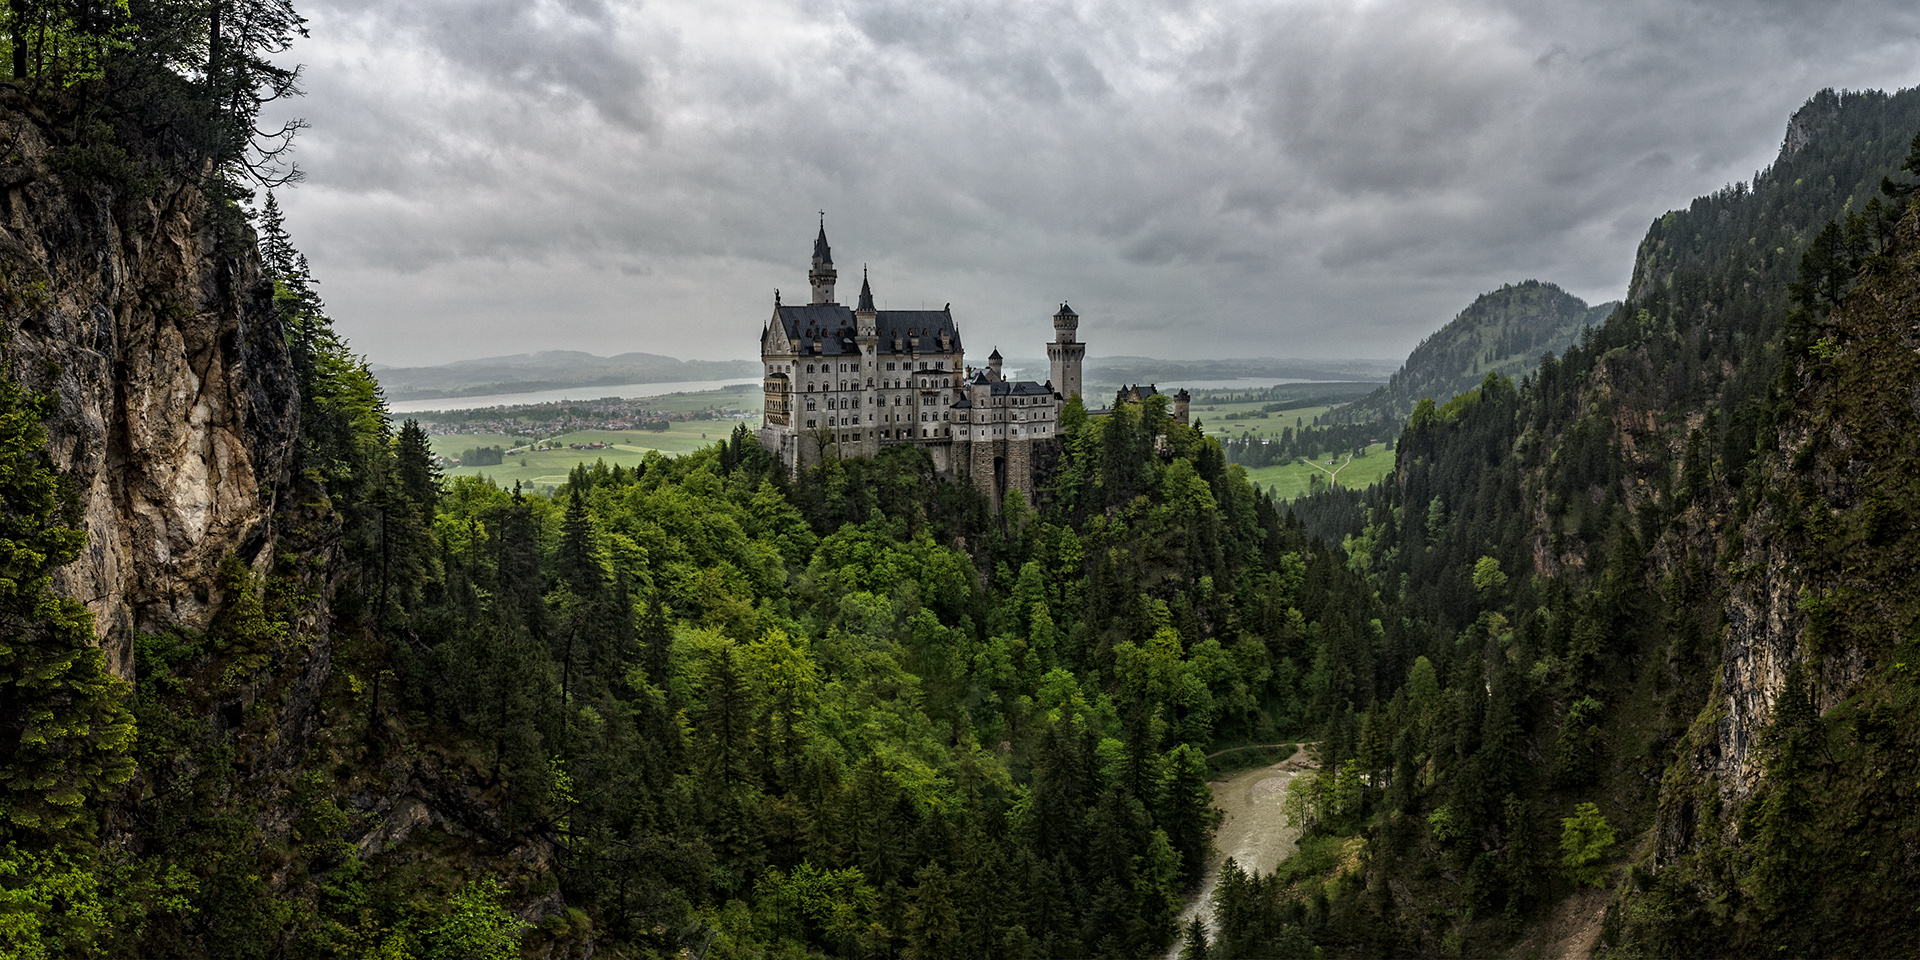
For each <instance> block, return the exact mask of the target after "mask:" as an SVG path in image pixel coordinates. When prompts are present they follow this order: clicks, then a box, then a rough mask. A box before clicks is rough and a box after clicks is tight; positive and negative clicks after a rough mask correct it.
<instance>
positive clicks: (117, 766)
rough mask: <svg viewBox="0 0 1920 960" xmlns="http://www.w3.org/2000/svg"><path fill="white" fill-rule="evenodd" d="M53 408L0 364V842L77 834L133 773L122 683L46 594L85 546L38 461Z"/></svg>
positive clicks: (84, 626)
mask: <svg viewBox="0 0 1920 960" xmlns="http://www.w3.org/2000/svg"><path fill="white" fill-rule="evenodd" d="M53 410H54V407H53V401H52V400H51V399H49V398H47V397H38V396H32V395H29V394H28V393H27V392H26V391H24V390H22V389H21V387H20V385H19V384H18V383H16V382H14V380H13V379H12V377H11V376H9V375H8V372H7V371H6V369H5V368H4V367H0V841H8V842H11V841H18V842H21V843H23V844H27V845H37V844H39V843H41V842H44V841H46V840H48V839H58V838H60V837H62V836H66V835H71V834H74V833H85V832H87V830H86V824H85V819H86V816H87V807H86V805H87V804H88V803H89V802H91V801H94V800H97V799H99V798H100V797H102V796H104V795H105V794H106V793H107V792H108V791H109V790H111V789H112V788H114V787H115V786H118V785H119V784H122V783H125V782H126V781H127V780H128V778H130V777H131V776H132V775H133V762H132V760H131V759H130V758H129V757H128V751H129V749H130V748H131V746H132V743H133V734H134V731H133V718H132V716H131V715H130V714H129V713H128V712H127V709H126V707H125V706H124V705H123V701H124V699H125V697H126V695H127V684H126V683H125V682H124V681H122V680H120V679H119V678H118V677H115V676H113V675H112V674H111V673H109V672H108V671H107V664H106V658H105V657H103V656H102V655H101V653H100V650H99V648H98V647H97V646H96V645H95V644H96V640H95V637H94V633H93V618H92V616H91V615H89V613H88V612H87V609H86V608H85V607H83V606H81V605H80V603H79V601H76V600H73V599H72V598H69V597H65V596H61V595H59V594H56V593H54V592H53V590H52V580H53V571H54V570H56V569H58V568H60V567H62V566H65V565H66V564H68V563H71V562H73V561H74V560H75V559H76V558H78V557H79V555H80V550H81V548H82V547H83V546H85V544H86V532H85V531H83V530H80V529H78V528H76V527H75V526H73V521H74V519H75V514H76V507H75V504H74V502H73V498H72V495H71V493H70V492H69V491H68V490H67V488H66V487H65V486H64V483H63V481H62V480H61V478H60V477H59V476H58V475H57V474H55V473H54V471H53V469H52V467H51V466H50V465H49V464H48V463H47V457H46V453H45V448H46V432H45V430H44V429H43V428H42V427H41V426H40V423H41V421H42V420H43V419H44V418H45V417H47V416H48V415H50V414H52V413H53Z"/></svg>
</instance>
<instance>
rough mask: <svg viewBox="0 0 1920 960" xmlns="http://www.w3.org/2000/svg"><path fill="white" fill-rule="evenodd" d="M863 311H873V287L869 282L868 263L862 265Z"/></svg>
mask: <svg viewBox="0 0 1920 960" xmlns="http://www.w3.org/2000/svg"><path fill="white" fill-rule="evenodd" d="M859 310H860V312H861V313H872V312H873V287H871V286H869V285H868V284H867V265H866V264H864V263H863V264H861V265H860V306H859Z"/></svg>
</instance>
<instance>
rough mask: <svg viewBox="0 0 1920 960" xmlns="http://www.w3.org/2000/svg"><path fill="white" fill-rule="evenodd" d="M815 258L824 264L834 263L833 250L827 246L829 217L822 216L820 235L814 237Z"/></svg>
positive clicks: (830, 264)
mask: <svg viewBox="0 0 1920 960" xmlns="http://www.w3.org/2000/svg"><path fill="white" fill-rule="evenodd" d="M813 259H814V261H815V262H817V263H820V264H821V265H823V266H832V265H833V250H832V248H830V247H828V246H827V219H826V218H825V217H821V218H820V235H819V236H817V237H815V238H813Z"/></svg>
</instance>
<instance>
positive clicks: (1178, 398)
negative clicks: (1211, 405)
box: [1173, 387, 1193, 427]
mask: <svg viewBox="0 0 1920 960" xmlns="http://www.w3.org/2000/svg"><path fill="white" fill-rule="evenodd" d="M1192 409H1193V395H1192V394H1190V393H1188V392H1187V388H1186V387H1181V388H1180V392H1179V393H1176V394H1174V395H1173V418H1174V419H1175V420H1178V421H1180V424H1181V425H1182V426H1188V427H1190V426H1193V421H1192V420H1190V419H1188V416H1189V414H1190V412H1191V411H1192Z"/></svg>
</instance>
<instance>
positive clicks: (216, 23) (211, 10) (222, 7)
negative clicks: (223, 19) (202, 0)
mask: <svg viewBox="0 0 1920 960" xmlns="http://www.w3.org/2000/svg"><path fill="white" fill-rule="evenodd" d="M226 6H227V0H210V2H209V3H208V4H207V84H208V85H209V86H211V85H212V84H213V83H214V82H215V80H214V78H215V77H218V76H219V75H220V15H221V14H222V13H224V12H225V11H226Z"/></svg>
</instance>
